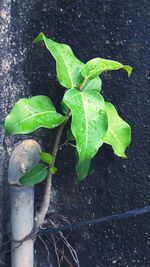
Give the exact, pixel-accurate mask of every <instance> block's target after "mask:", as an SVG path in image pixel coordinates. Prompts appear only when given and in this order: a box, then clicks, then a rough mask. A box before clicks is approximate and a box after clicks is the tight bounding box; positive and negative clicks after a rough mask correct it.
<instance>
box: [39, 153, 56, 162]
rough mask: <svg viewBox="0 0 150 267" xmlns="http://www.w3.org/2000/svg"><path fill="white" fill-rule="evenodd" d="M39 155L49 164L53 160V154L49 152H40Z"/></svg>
mask: <svg viewBox="0 0 150 267" xmlns="http://www.w3.org/2000/svg"><path fill="white" fill-rule="evenodd" d="M39 156H40V159H41V160H43V161H44V162H45V163H48V164H51V163H52V162H53V156H52V155H51V154H50V153H46V152H40V153H39Z"/></svg>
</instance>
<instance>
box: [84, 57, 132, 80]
mask: <svg viewBox="0 0 150 267" xmlns="http://www.w3.org/2000/svg"><path fill="white" fill-rule="evenodd" d="M119 69H124V70H125V71H126V72H127V73H128V76H130V74H131V72H132V68H131V67H130V66H129V65H123V64H121V63H119V62H117V61H114V60H109V59H104V58H94V59H91V60H90V61H88V62H87V63H86V64H85V65H84V66H83V68H82V71H81V73H82V75H83V77H84V78H85V79H89V80H90V79H93V78H94V77H96V76H98V75H100V74H101V73H102V72H104V71H109V70H119Z"/></svg>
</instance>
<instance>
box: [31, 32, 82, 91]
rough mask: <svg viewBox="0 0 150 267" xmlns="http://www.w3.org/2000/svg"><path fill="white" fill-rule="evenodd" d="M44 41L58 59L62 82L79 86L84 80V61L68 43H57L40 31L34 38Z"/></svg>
mask: <svg viewBox="0 0 150 267" xmlns="http://www.w3.org/2000/svg"><path fill="white" fill-rule="evenodd" d="M40 41H44V43H45V45H46V48H47V49H48V50H49V52H50V53H51V54H52V56H53V57H54V58H55V60H56V68H57V76H58V80H59V82H60V84H61V85H62V86H64V87H66V88H68V89H69V88H74V87H79V86H80V84H81V83H82V82H83V77H82V75H81V69H82V67H83V65H84V64H83V63H82V62H81V61H80V60H78V59H77V58H76V57H75V55H74V54H73V51H72V49H71V48H70V47H69V46H68V45H66V44H60V43H56V42H54V41H53V40H51V39H48V38H47V37H46V36H45V35H44V34H43V33H40V34H39V35H38V36H37V37H36V38H35V40H34V42H35V43H37V42H40Z"/></svg>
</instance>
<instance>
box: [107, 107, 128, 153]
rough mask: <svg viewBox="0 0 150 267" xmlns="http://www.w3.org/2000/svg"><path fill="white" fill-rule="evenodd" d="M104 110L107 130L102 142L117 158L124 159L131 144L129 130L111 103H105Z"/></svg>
mask: <svg viewBox="0 0 150 267" xmlns="http://www.w3.org/2000/svg"><path fill="white" fill-rule="evenodd" d="M105 109H106V112H107V116H108V130H107V132H106V135H105V136H104V138H103V140H104V142H105V143H107V144H109V145H111V146H112V148H113V150H114V153H115V154H116V155H117V156H119V157H123V158H126V155H125V150H126V148H127V147H128V145H129V144H130V142H131V128H130V126H129V125H128V124H127V123H126V122H125V121H124V120H123V119H121V118H120V117H119V115H118V113H117V111H116V109H115V107H114V106H113V105H112V104H111V103H109V102H106V104H105Z"/></svg>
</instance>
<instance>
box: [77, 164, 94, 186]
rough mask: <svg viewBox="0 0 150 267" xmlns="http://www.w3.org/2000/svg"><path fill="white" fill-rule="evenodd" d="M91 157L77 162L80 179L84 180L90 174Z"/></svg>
mask: <svg viewBox="0 0 150 267" xmlns="http://www.w3.org/2000/svg"><path fill="white" fill-rule="evenodd" d="M90 162H91V160H90V159H86V160H84V161H78V162H77V164H76V172H77V175H78V181H79V182H81V181H83V180H84V179H85V178H86V176H87V175H88V172H89V169H90Z"/></svg>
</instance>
